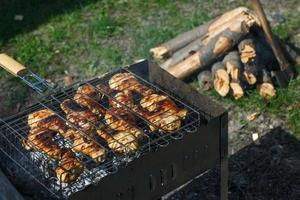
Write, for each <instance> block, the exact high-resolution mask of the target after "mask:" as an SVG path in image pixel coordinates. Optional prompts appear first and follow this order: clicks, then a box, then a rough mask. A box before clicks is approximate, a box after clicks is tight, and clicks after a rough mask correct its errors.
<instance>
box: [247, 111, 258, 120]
mask: <svg viewBox="0 0 300 200" xmlns="http://www.w3.org/2000/svg"><path fill="white" fill-rule="evenodd" d="M258 115H259V112H254V113H251V114H250V115H247V116H246V120H247V121H248V122H251V121H253V120H255V119H256V118H257V116H258Z"/></svg>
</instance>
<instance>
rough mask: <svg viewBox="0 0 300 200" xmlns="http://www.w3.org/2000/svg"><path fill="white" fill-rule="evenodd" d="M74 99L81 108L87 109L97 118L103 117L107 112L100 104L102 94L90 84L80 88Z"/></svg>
mask: <svg viewBox="0 0 300 200" xmlns="http://www.w3.org/2000/svg"><path fill="white" fill-rule="evenodd" d="M73 99H74V100H75V101H76V103H78V104H79V105H81V106H84V107H87V108H88V109H90V110H91V111H92V113H94V114H96V115H97V116H102V114H103V113H104V112H105V111H104V109H103V108H102V107H101V105H100V104H99V103H98V102H99V101H100V99H101V94H100V93H99V92H97V91H96V90H95V88H94V87H93V86H91V85H89V84H84V85H82V86H80V87H78V89H77V91H76V93H75V95H74V97H73Z"/></svg>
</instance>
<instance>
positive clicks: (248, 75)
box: [243, 71, 257, 85]
mask: <svg viewBox="0 0 300 200" xmlns="http://www.w3.org/2000/svg"><path fill="white" fill-rule="evenodd" d="M243 74H244V77H245V79H246V81H247V83H248V84H249V85H254V84H255V83H256V82H257V78H256V76H255V75H254V74H253V73H251V72H247V71H245V72H244V73H243Z"/></svg>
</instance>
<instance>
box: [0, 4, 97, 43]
mask: <svg viewBox="0 0 300 200" xmlns="http://www.w3.org/2000/svg"><path fill="white" fill-rule="evenodd" d="M95 1H96V0H64V1H61V0H43V1H41V0H1V2H0V13H1V17H0V25H1V26H0V44H1V43H2V44H4V43H5V42H7V41H8V40H9V39H10V38H12V37H14V36H15V35H17V34H20V33H24V32H26V31H30V30H33V29H35V28H36V27H37V26H39V25H41V24H43V23H45V22H47V20H49V18H51V17H53V16H55V15H59V14H63V13H66V12H70V11H73V10H75V9H79V8H81V7H82V6H85V5H87V4H90V3H93V2H95ZM18 15H20V16H22V17H23V19H22V20H18V19H17V20H16V19H15V17H16V16H18ZM17 18H18V17H17Z"/></svg>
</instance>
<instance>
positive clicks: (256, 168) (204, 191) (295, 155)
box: [169, 128, 300, 200]
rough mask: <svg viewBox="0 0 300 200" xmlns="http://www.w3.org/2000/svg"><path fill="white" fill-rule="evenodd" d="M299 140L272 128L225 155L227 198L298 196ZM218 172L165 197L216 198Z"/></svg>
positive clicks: (299, 184) (279, 198)
mask: <svg viewBox="0 0 300 200" xmlns="http://www.w3.org/2000/svg"><path fill="white" fill-rule="evenodd" d="M299 152H300V141H299V140H297V139H296V138H295V137H293V136H292V135H291V134H289V133H287V132H285V131H284V130H282V129H281V128H275V129H273V130H272V131H271V132H269V133H268V134H266V135H265V136H263V137H262V138H261V139H260V142H259V144H251V145H248V146H246V147H245V148H243V149H241V150H240V151H238V152H237V153H235V154H234V155H232V156H231V157H230V159H229V173H230V179H229V199H230V200H252V199H253V200H254V199H255V200H265V199H269V200H271V199H272V200H273V199H274V200H281V199H282V200H285V199H291V200H292V199H300V154H299ZM218 177H219V175H218V173H217V172H216V171H215V170H213V171H211V172H209V173H207V174H205V175H204V176H202V177H200V178H199V179H196V180H194V181H193V182H192V183H190V184H189V185H187V186H186V187H185V188H183V189H182V190H180V191H178V192H177V193H175V194H174V195H173V196H171V197H170V198H169V200H171V199H172V200H175V199H176V200H181V199H186V200H194V199H195V200H196V199H200V200H212V199H218V191H219V189H218V188H219V186H218Z"/></svg>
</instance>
